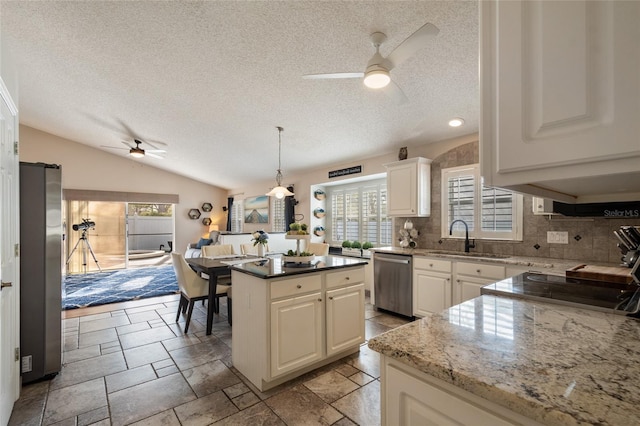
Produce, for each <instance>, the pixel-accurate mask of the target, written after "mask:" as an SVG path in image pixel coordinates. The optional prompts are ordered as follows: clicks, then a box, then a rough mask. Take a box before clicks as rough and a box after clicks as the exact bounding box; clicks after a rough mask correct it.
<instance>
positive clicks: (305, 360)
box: [256, 293, 364, 378]
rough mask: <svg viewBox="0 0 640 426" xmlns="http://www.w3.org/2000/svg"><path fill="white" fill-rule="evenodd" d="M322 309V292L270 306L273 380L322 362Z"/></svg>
mask: <svg viewBox="0 0 640 426" xmlns="http://www.w3.org/2000/svg"><path fill="white" fill-rule="evenodd" d="M323 306H324V305H323V303H322V296H321V293H313V294H309V295H307V296H300V297H294V298H291V299H285V300H281V301H278V302H272V303H271V377H272V378H273V377H277V376H279V375H282V374H285V373H288V372H290V371H293V370H296V369H298V368H301V367H304V366H305V365H308V364H311V363H313V362H315V361H317V360H319V359H322V357H323V352H324V351H323V348H322V341H323V340H322V335H323V331H324V330H323V323H324V315H323ZM363 317H364V314H363ZM258 355H259V354H257V355H256V356H258Z"/></svg>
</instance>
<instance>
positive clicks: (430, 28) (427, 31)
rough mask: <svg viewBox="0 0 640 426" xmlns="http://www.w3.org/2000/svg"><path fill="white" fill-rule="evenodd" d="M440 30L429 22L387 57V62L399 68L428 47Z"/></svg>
mask: <svg viewBox="0 0 640 426" xmlns="http://www.w3.org/2000/svg"><path fill="white" fill-rule="evenodd" d="M439 32H440V30H439V29H438V27H436V26H435V25H433V24H431V23H429V22H427V23H426V24H424V25H423V26H422V27H420V29H418V30H417V31H416V32H415V33H413V34H411V35H410V36H409V37H407V39H406V40H405V41H403V42H402V43H400V45H399V46H398V47H396V48H395V49H394V50H393V52H391V53H390V54H389V56H387V60H388V61H389V62H391V64H392V65H393V66H394V67H397V66H398V65H400V64H401V63H403V62H404V61H406V60H407V59H409V58H410V57H411V56H413V55H414V54H415V53H416V52H417V51H418V50H420V49H422V48H423V47H425V46H427V44H428V43H429V42H430V41H431V40H433V39H434V38H435V36H437V35H438V33H439Z"/></svg>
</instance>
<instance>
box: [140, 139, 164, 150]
mask: <svg viewBox="0 0 640 426" xmlns="http://www.w3.org/2000/svg"><path fill="white" fill-rule="evenodd" d="M141 142H142V143H145V144H147V145H149V146H150V147H151V148H153V149H159V148H158V147H157V146H156V145H159V146H167V144H166V143H164V142H160V141H149V140H146V139H145V140H141Z"/></svg>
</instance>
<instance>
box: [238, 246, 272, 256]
mask: <svg viewBox="0 0 640 426" xmlns="http://www.w3.org/2000/svg"><path fill="white" fill-rule="evenodd" d="M240 251H241V252H242V254H252V255H254V256H257V255H258V246H254V245H253V243H245V244H240ZM264 251H265V252H268V251H269V245H268V244H265V246H264Z"/></svg>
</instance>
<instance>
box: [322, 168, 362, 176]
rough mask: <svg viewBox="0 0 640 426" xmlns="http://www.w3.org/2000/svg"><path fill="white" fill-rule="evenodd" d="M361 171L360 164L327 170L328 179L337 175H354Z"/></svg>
mask: <svg viewBox="0 0 640 426" xmlns="http://www.w3.org/2000/svg"><path fill="white" fill-rule="evenodd" d="M357 173H362V166H353V167H347V168H346V169H340V170H332V171H330V172H329V179H331V178H334V177H339V176H346V175H354V174H357Z"/></svg>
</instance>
